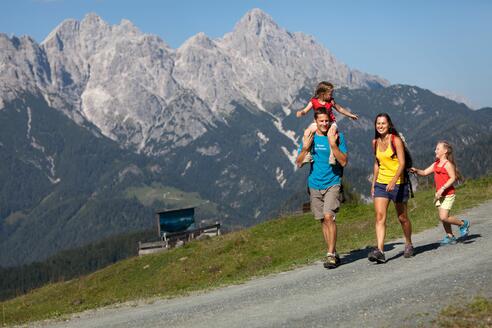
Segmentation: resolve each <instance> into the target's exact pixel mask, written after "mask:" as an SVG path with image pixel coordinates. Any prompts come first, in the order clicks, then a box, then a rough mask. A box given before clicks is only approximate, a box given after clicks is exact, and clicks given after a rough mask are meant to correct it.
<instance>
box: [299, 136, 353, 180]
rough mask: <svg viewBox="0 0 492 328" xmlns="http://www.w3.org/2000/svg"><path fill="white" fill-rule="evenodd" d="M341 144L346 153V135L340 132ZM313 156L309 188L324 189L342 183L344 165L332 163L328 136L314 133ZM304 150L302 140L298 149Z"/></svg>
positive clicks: (340, 147) (342, 150)
mask: <svg viewBox="0 0 492 328" xmlns="http://www.w3.org/2000/svg"><path fill="white" fill-rule="evenodd" d="M338 138H339V145H338V148H339V149H340V151H341V152H342V153H344V154H346V153H347V145H346V144H345V137H344V136H343V133H339V134H338ZM313 145H314V146H313V149H312V152H311V153H312V156H313V162H312V163H311V171H310V172H309V177H308V186H309V188H313V189H317V190H324V189H327V188H329V187H331V186H334V185H337V184H340V183H341V179H340V178H341V177H342V170H343V168H342V166H341V165H340V164H338V163H337V164H336V165H330V163H329V159H330V143H329V142H328V137H327V136H319V135H318V134H317V133H315V134H314V139H313ZM301 150H302V142H301V145H300V147H299V150H298V154H299V153H300V152H301Z"/></svg>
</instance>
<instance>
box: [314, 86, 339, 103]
mask: <svg viewBox="0 0 492 328" xmlns="http://www.w3.org/2000/svg"><path fill="white" fill-rule="evenodd" d="M333 89H334V87H333V84H331V83H330V82H326V81H322V82H320V83H319V84H318V86H317V87H316V91H315V95H314V96H315V97H316V98H318V99H320V100H323V101H328V100H330V99H331V96H332V95H333Z"/></svg>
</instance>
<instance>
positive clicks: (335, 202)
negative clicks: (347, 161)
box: [309, 185, 340, 220]
mask: <svg viewBox="0 0 492 328" xmlns="http://www.w3.org/2000/svg"><path fill="white" fill-rule="evenodd" d="M309 194H310V199H311V211H313V214H314V218H315V219H316V220H322V219H324V218H325V214H331V215H333V217H335V214H336V213H337V212H338V209H339V208H340V185H334V186H331V187H328V189H325V190H318V189H313V188H309Z"/></svg>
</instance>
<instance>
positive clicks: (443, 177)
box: [434, 160, 454, 196]
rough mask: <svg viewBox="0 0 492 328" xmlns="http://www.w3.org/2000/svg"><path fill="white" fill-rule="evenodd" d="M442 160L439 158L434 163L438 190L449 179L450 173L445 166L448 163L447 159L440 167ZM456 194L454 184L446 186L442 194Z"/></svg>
mask: <svg viewBox="0 0 492 328" xmlns="http://www.w3.org/2000/svg"><path fill="white" fill-rule="evenodd" d="M439 163H440V161H439V160H437V161H436V162H435V163H434V182H435V184H436V191H438V190H439V189H441V187H442V186H444V184H445V183H446V182H447V181H448V180H449V174H448V171H447V170H446V168H445V167H444V166H445V165H446V163H447V161H445V162H444V165H443V166H442V167H439ZM453 194H454V186H453V185H451V186H449V187H448V188H446V189H445V190H444V191H443V193H442V195H443V196H447V195H453Z"/></svg>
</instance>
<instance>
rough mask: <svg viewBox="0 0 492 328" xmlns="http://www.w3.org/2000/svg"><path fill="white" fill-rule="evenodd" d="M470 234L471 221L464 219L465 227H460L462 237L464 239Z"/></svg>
mask: <svg viewBox="0 0 492 328" xmlns="http://www.w3.org/2000/svg"><path fill="white" fill-rule="evenodd" d="M469 232H470V221H468V220H466V219H463V225H462V226H461V227H460V235H461V237H462V238H463V237H466V236H468V233H469Z"/></svg>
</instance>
